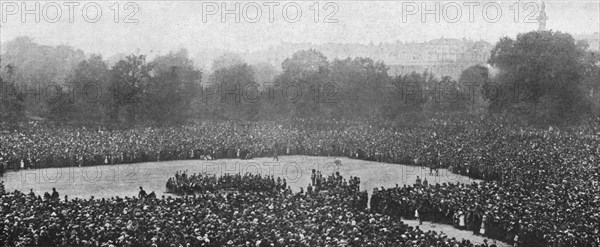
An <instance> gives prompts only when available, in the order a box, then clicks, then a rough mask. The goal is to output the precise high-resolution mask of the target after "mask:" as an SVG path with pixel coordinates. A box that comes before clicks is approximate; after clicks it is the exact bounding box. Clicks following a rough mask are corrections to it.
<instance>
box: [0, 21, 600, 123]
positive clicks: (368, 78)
mask: <svg viewBox="0 0 600 247" xmlns="http://www.w3.org/2000/svg"><path fill="white" fill-rule="evenodd" d="M3 46H5V50H4V53H3V54H2V55H1V56H0V65H1V66H2V67H1V69H0V89H1V93H2V98H1V105H0V115H1V117H2V121H3V122H13V123H15V122H21V121H30V120H43V121H51V122H54V123H64V124H66V123H68V124H86V125H87V124H89V125H98V124H104V125H119V126H134V125H147V124H158V125H167V124H181V123H185V122H186V121H189V120H193V119H238V120H260V119H281V118H327V119H332V118H333V119H348V118H369V119H373V118H385V119H407V118H412V117H414V116H420V115H422V114H425V113H435V112H476V113H494V114H509V115H512V116H516V117H519V118H523V119H525V120H526V121H528V122H532V123H556V122H572V121H576V120H577V119H580V118H581V117H582V116H587V115H590V114H594V113H598V109H599V108H598V105H599V101H600V100H598V99H600V96H599V95H600V87H599V85H598V84H599V83H600V82H599V81H600V76H599V74H600V72H599V71H600V69H599V68H600V56H599V55H598V52H594V51H591V50H589V49H587V47H586V44H584V43H581V42H577V41H575V40H574V39H573V38H572V37H571V36H570V35H569V34H565V33H560V32H552V31H546V32H530V33H524V34H520V35H518V36H517V37H516V39H511V38H503V39H501V40H500V41H498V42H497V44H496V45H495V48H494V49H493V50H492V54H491V58H490V61H489V65H487V67H485V66H474V67H471V68H469V69H467V70H465V71H464V72H463V74H462V75H461V77H460V78H458V79H455V78H450V77H443V78H436V77H435V76H434V75H433V74H431V73H429V72H422V73H417V72H413V73H410V74H405V75H397V76H391V75H389V74H388V67H387V66H386V65H385V64H384V63H383V62H381V61H373V60H372V59H370V58H365V57H356V58H345V59H337V58H336V59H328V58H327V57H325V56H324V55H323V54H322V53H320V52H319V51H317V50H314V49H309V50H301V51H298V52H296V53H294V54H293V55H292V56H291V57H289V58H287V59H285V60H284V61H283V63H282V64H281V71H276V70H275V69H274V68H269V67H268V66H265V65H264V64H262V65H251V64H248V63H246V62H245V61H244V60H243V59H241V58H240V57H239V56H236V55H235V54H226V55H223V56H222V57H220V58H218V59H216V60H215V61H213V66H212V69H211V71H208V72H207V71H203V70H201V69H200V68H198V66H197V65H196V64H194V61H193V59H191V58H190V56H189V54H188V52H187V51H186V50H185V49H180V50H176V51H171V52H169V53H167V54H165V55H159V56H156V57H154V58H153V59H152V60H149V59H147V57H146V56H145V55H143V54H139V53H134V54H130V55H129V56H126V57H121V58H117V59H115V58H108V59H105V58H103V57H102V56H101V55H98V54H91V55H86V54H85V53H84V52H82V51H80V50H75V49H73V48H72V47H69V46H43V45H39V44H36V43H35V42H33V40H31V39H30V38H27V37H19V38H16V39H15V40H13V41H10V42H7V44H3ZM492 67H493V68H494V71H491V70H490V68H492ZM415 114H416V115H415Z"/></svg>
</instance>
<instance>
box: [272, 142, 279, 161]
mask: <svg viewBox="0 0 600 247" xmlns="http://www.w3.org/2000/svg"><path fill="white" fill-rule="evenodd" d="M273 160H277V161H279V154H278V150H277V143H275V144H274V145H273Z"/></svg>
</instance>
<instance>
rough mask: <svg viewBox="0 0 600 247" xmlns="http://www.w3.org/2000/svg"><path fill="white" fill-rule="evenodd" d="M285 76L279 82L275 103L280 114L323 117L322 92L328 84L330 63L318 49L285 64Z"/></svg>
mask: <svg viewBox="0 0 600 247" xmlns="http://www.w3.org/2000/svg"><path fill="white" fill-rule="evenodd" d="M281 65H282V66H281V67H282V68H283V72H282V74H281V75H279V76H278V77H277V78H276V79H275V85H276V87H277V92H276V93H275V95H276V96H278V97H275V100H274V103H275V104H276V105H277V106H278V111H277V112H278V113H279V114H287V115H289V116H295V117H319V116H320V115H321V114H323V109H322V105H323V104H322V101H321V97H320V95H319V89H320V88H321V87H323V86H324V85H326V83H328V77H329V61H328V60H327V58H326V57H325V56H324V55H323V54H322V53H320V52H318V51H317V50H314V49H310V50H302V51H298V52H296V53H294V54H293V55H292V57H291V58H287V59H285V60H284V61H283V63H282V64H281Z"/></svg>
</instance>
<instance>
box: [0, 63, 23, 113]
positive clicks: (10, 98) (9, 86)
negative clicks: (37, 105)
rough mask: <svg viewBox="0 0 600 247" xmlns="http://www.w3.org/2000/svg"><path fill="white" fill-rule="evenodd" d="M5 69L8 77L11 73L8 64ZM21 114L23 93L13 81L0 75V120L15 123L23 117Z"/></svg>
mask: <svg viewBox="0 0 600 247" xmlns="http://www.w3.org/2000/svg"><path fill="white" fill-rule="evenodd" d="M0 64H1V62H0ZM0 68H1V67H0ZM6 70H7V73H6V74H8V75H9V78H10V77H11V75H12V73H13V72H12V70H11V68H10V66H8V68H7V69H6ZM23 114H24V113H23V95H22V94H21V93H20V92H19V90H18V89H17V88H16V87H15V85H14V84H13V83H11V82H8V81H4V79H2V76H0V121H2V122H10V123H15V122H18V121H19V120H21V119H22V118H23V117H24V116H23Z"/></svg>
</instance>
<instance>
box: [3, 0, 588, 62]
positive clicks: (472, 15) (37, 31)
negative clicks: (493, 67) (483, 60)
mask: <svg viewBox="0 0 600 247" xmlns="http://www.w3.org/2000/svg"><path fill="white" fill-rule="evenodd" d="M0 3H1V7H2V8H1V11H2V12H1V13H0V16H1V20H0V41H2V42H6V41H8V40H11V39H13V38H15V37H17V36H21V35H27V36H30V37H32V38H34V40H35V41H36V42H38V43H42V44H49V45H58V44H69V45H72V46H74V47H77V48H80V49H83V50H84V51H86V52H88V53H92V52H93V53H101V54H103V55H104V56H110V55H112V54H115V53H118V52H126V53H129V52H132V51H135V50H136V49H139V50H140V51H141V52H143V53H146V54H152V53H155V54H156V53H166V52H168V51H169V50H172V49H177V48H181V47H183V48H187V49H188V50H190V51H191V52H192V53H194V52H197V51H199V50H201V49H211V48H219V49H229V50H238V51H244V50H256V49H266V48H268V47H269V46H270V45H277V44H279V43H280V42H314V43H323V42H340V43H353V42H359V43H364V44H367V43H369V42H371V41H372V42H373V43H375V44H377V43H379V42H396V41H398V40H400V41H426V40H430V39H434V38H440V37H446V38H463V37H465V38H470V39H475V40H479V39H483V40H487V41H489V42H495V41H497V40H498V38H500V37H502V36H513V37H514V36H515V35H516V34H517V33H520V32H527V31H530V30H534V29H537V23H535V20H534V21H531V20H527V17H528V15H530V16H533V17H534V18H535V17H537V15H538V13H537V12H536V11H539V9H540V3H541V2H528V1H468V2H467V1H416V2H413V1H337V2H327V1H319V5H318V8H317V6H316V5H315V2H314V1H287V2H275V1H272V2H267V1H226V2H221V1H137V2H131V3H132V4H129V5H127V2H118V8H117V5H115V2H114V1H96V2H93V1H88V2H61V1H54V2H53V1H41V2H37V3H39V8H37V13H36V5H35V3H36V2H31V1H28V2H22V1H6V0H2V1H0ZM23 3H24V4H25V6H23V5H22V4H23ZM327 3H329V4H327ZM77 4H78V5H77ZM236 4H239V5H238V6H239V8H237V10H239V12H238V14H227V15H225V18H226V19H225V20H224V21H223V20H222V19H221V18H222V14H223V13H227V12H226V11H225V10H224V8H223V7H225V8H226V9H228V10H232V11H231V12H233V13H235V10H236ZM436 6H439V7H438V8H437V11H436ZM23 7H25V8H26V9H27V10H28V11H30V12H29V14H25V15H23V13H28V12H24V11H23ZM136 8H137V9H136ZM298 8H299V9H300V10H301V15H297V11H296V9H298ZM97 9H100V10H101V14H97V11H96V10H97ZM117 9H119V11H118V18H117V19H118V22H115V13H116V12H117V11H116V10H117ZM316 9H319V11H318V18H317V20H318V21H315V12H316V11H315V10H316ZM498 9H499V10H500V11H501V15H498V14H497V13H498V12H497V10H498ZM57 10H59V11H57ZM257 10H259V11H260V13H261V15H260V16H257ZM426 10H429V11H430V12H432V13H431V14H426V13H427V12H426ZM457 11H459V12H460V15H457ZM58 12H60V15H58V14H57V13H58ZM517 12H518V16H516V15H515V13H517ZM546 12H547V15H548V17H549V20H548V25H547V26H548V29H552V30H559V31H564V32H570V33H594V32H599V31H600V21H599V19H600V17H599V15H600V0H593V1H546ZM83 13H87V14H83ZM486 13H487V14H486ZM38 14H39V16H38V17H39V19H40V20H39V22H36V20H35V18H36V15H38ZM71 14H72V16H70V15H71ZM130 14H131V16H132V18H129V20H130V21H133V22H135V21H136V20H137V23H125V22H124V20H125V19H126V16H127V15H130ZM328 15H329V18H327V16H328ZM284 16H285V18H284ZM236 17H237V18H239V23H236ZM436 17H439V19H440V20H439V22H437V21H436ZM23 18H25V19H24V20H23ZM286 18H287V20H286ZM423 18H425V19H423ZM86 19H87V20H86ZM326 19H327V20H328V22H329V23H326V22H325V20H326ZM54 21H56V23H52V22H54ZM294 21H296V22H294Z"/></svg>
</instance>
